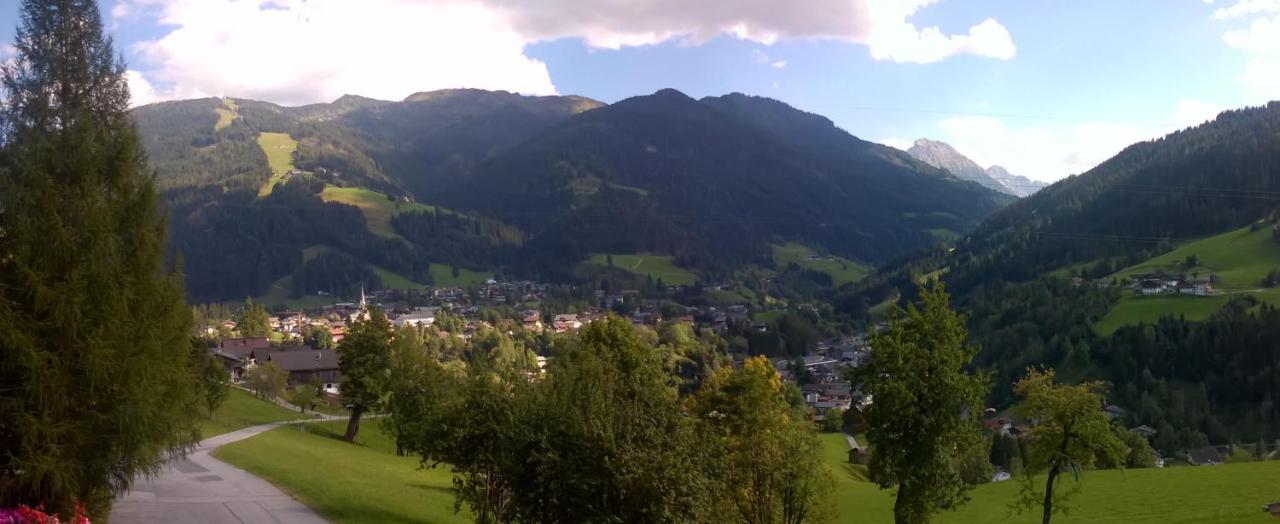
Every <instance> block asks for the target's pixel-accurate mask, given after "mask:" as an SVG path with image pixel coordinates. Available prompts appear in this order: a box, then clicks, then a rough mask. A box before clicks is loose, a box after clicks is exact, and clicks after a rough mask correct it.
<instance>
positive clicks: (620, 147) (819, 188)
mask: <svg viewBox="0 0 1280 524" xmlns="http://www.w3.org/2000/svg"><path fill="white" fill-rule="evenodd" d="M939 174H940V173H939V172H938V171H937V170H935V169H933V168H930V167H928V166H926V165H924V164H922V163H920V162H917V161H914V160H912V159H910V158H909V157H907V156H906V155H902V154H901V153H899V152H895V151H893V150H892V149H890V148H886V147H883V146H880V145H877V144H871V143H869V142H864V141H861V140H858V139H857V138H856V137H853V136H852V135H849V134H848V133H845V132H844V131H841V130H839V129H838V128H836V127H835V126H834V125H833V124H831V122H830V121H829V120H827V119H825V118H821V117H818V116H816V115H811V114H808V113H803V112H800V111H797V110H795V109H792V108H790V107H789V106H786V105H785V104H781V103H780V102H776V101H773V100H768V99H763V98H753V97H746V96H743V95H728V96H726V97H720V98H709V99H704V100H702V101H698V100H694V99H692V98H689V97H687V96H685V95H684V94H682V93H680V92H678V91H674V90H669V89H668V90H663V91H659V92H657V93H654V94H653V95H649V96H640V97H634V98H630V99H627V100H623V101H621V102H618V103H616V104H613V105H611V106H607V107H603V108H600V109H596V110H593V111H589V112H586V113H583V114H580V115H577V116H575V117H573V118H570V119H569V120H567V121H565V122H564V123H563V124H561V125H559V126H557V127H555V128H553V129H551V130H550V131H549V132H547V133H545V134H543V135H540V136H538V137H537V138H535V139H533V140H530V141H528V142H526V143H523V144H521V145H519V146H517V147H514V148H512V149H511V150H509V151H507V152H506V153H504V154H502V155H500V156H498V157H496V158H494V159H492V160H490V161H488V162H486V163H485V164H484V165H481V166H479V168H478V169H477V175H476V176H475V177H473V178H472V179H471V180H470V183H469V184H466V185H463V186H459V187H458V188H456V189H455V190H454V191H453V192H451V193H449V194H446V195H445V196H444V197H445V202H446V203H447V204H448V205H450V206H453V207H460V208H465V209H473V210H477V211H479V212H482V213H485V214H491V215H493V216H496V217H499V218H501V219H503V220H504V221H508V222H511V223H514V224H516V225H519V226H520V227H522V228H524V229H526V230H528V231H529V232H530V233H531V235H532V237H533V239H534V240H533V243H534V244H535V245H536V244H540V242H539V239H540V237H541V238H543V239H546V240H548V241H550V243H549V244H547V246H548V248H550V247H552V246H554V247H555V248H556V249H562V250H563V249H573V250H576V251H578V252H589V251H595V252H612V253H616V252H629V251H628V250H630V252H642V251H647V252H663V253H674V254H677V255H680V256H682V257H683V258H685V259H688V260H719V261H721V262H729V263H743V262H746V261H749V260H752V259H753V258H755V257H759V256H761V255H763V254H765V253H768V252H770V250H771V248H770V247H769V245H770V244H771V243H773V242H775V241H779V240H795V241H800V242H803V243H808V244H813V245H817V246H821V247H823V248H825V249H827V250H829V251H831V252H833V253H835V254H838V255H841V256H846V257H849V258H854V259H857V260H863V261H871V262H882V261H885V260H888V259H889V258H890V257H893V256H896V255H900V254H902V253H905V252H907V251H909V250H912V249H917V248H920V247H923V246H925V245H929V244H931V243H933V242H934V241H935V237H934V235H933V234H931V233H930V232H929V230H931V229H945V230H950V231H964V230H966V229H968V228H969V227H971V226H972V225H973V224H974V223H976V221H977V220H979V219H980V218H981V217H983V216H985V215H987V214H988V213H990V212H992V211H994V210H995V209H998V208H999V207H1000V206H1002V205H1004V204H1005V203H1007V202H1008V201H1009V199H1007V198H1006V197H1003V196H1001V195H999V194H997V193H994V192H992V191H989V190H987V189H984V188H982V187H980V186H977V185H975V184H970V183H966V182H962V181H958V180H954V179H948V178H945V177H942V176H939ZM600 224H609V226H608V228H607V229H617V230H619V231H623V232H626V234H625V235H622V236H619V235H608V234H605V233H606V232H605V231H602V229H601V228H600V227H599V225H600ZM566 236H572V237H573V238H572V240H571V241H568V240H566V238H565V237H566Z"/></svg>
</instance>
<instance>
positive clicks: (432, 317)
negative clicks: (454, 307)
mask: <svg viewBox="0 0 1280 524" xmlns="http://www.w3.org/2000/svg"><path fill="white" fill-rule="evenodd" d="M435 321H436V309H435V308H427V309H425V310H422V311H414V312H412V313H406V314H404V315H400V316H399V317H396V322H395V324H396V327H404V326H414V327H418V326H430V325H431V324H434V323H435Z"/></svg>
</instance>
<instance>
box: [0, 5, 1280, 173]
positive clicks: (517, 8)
mask: <svg viewBox="0 0 1280 524" xmlns="http://www.w3.org/2000/svg"><path fill="white" fill-rule="evenodd" d="M18 4H19V2H17V1H15V0H5V1H3V2H0V45H2V46H3V49H4V50H5V53H7V54H11V53H12V47H11V46H10V45H9V44H10V43H11V42H12V41H13V38H14V36H13V35H14V32H15V30H14V28H15V27H16V25H17V23H18ZM100 7H101V9H102V12H103V19H104V22H105V24H106V25H107V26H108V29H109V31H110V32H111V33H112V35H113V36H114V38H115V43H116V47H117V49H118V51H119V52H120V53H121V55H122V56H123V57H124V58H125V60H126V62H127V63H128V67H129V79H130V86H131V89H132V91H133V98H134V103H135V104H136V105H141V104H146V103H152V102H156V101H163V100H171V99H183V98H197V97H208V96H232V97H242V98H252V99H258V100H267V101H271V102H276V103H280V104H284V105H298V104H305V103H313V102H325V101H331V100H333V99H336V98H337V97H339V96H341V95H343V94H358V95H363V96H369V97H374V98H380V99H387V100H399V99H402V98H404V97H406V96H408V95H409V94H411V93H414V92H418V91H429V90H433V89H442V88H453V87H474V88H483V89H501V90H507V91H513V92H519V93H524V94H531V95H551V94H562V95H569V94H572V95H581V96H586V97H590V98H594V99H597V100H600V101H603V102H608V103H612V102H616V101H619V100H622V99H625V98H627V97H631V96H637V95H645V94H649V93H652V92H654V91H657V90H659V89H662V88H667V87H672V88H675V89H678V90H681V91H683V92H685V93H686V94H688V95H690V96H694V97H702V96H713V95H721V94H725V93H729V92H742V93H747V94H752V95H760V96H767V97H771V98H776V99H778V100H781V101H783V102H786V103H788V104H791V105H792V106H795V107H797V108H799V109H803V110H806V111H811V112H814V113H818V114H822V115H824V116H826V117H828V118H830V119H831V120H832V121H834V122H835V123H836V125H839V126H840V127H842V128H843V129H845V130H846V131H849V132H850V133H852V134H854V135H856V136H858V137H859V138H863V139H865V140H872V141H877V142H881V143H884V144H888V145H891V146H894V147H899V148H907V147H910V145H911V142H912V141H913V140H915V139H916V138H931V139H935V140H943V141H946V142H949V143H951V144H952V145H953V146H955V147H956V148H957V149H958V150H960V151H961V152H962V153H964V154H965V155H967V156H969V157H970V158H972V159H974V160H975V161H977V162H978V163H979V164H981V165H983V166H990V165H993V164H998V165H1001V166H1003V167H1005V168H1007V169H1009V170H1010V171H1012V172H1014V173H1015V174H1020V175H1023V176H1027V177H1029V178H1032V179H1036V180H1042V181H1053V180H1057V179H1060V178H1062V177H1064V176H1068V175H1071V174H1078V173H1082V172H1084V171H1087V170H1088V169H1089V168H1091V167H1093V166H1094V165H1096V164H1098V163H1099V162H1101V161H1103V160H1105V159H1107V158H1109V157H1110V156H1112V155H1114V154H1115V153H1117V152H1119V151H1120V150H1121V149H1123V148H1124V147H1125V146H1127V145H1129V144H1131V143H1134V142H1137V141H1141V140H1147V139H1151V138H1155V137H1159V136H1162V135H1164V134H1167V133H1169V132H1172V131H1175V130H1178V129H1181V128H1185V127H1188V126H1192V125H1196V124H1199V123H1202V122H1204V121H1206V120H1209V119H1212V118H1213V117H1214V115H1216V114H1217V113H1218V112H1219V111H1221V110H1224V109H1231V108H1238V107H1243V106H1249V105H1260V104H1263V103H1266V102H1267V101H1269V100H1276V99H1280V0H1123V1H1116V0H1074V1H1071V2H1060V1H1050V0H803V1H794V0H538V1H529V0H359V1H356V0H100Z"/></svg>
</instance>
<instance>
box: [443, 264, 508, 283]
mask: <svg viewBox="0 0 1280 524" xmlns="http://www.w3.org/2000/svg"><path fill="white" fill-rule="evenodd" d="M429 271H431V280H432V281H433V282H434V283H435V285H436V287H474V286H478V285H480V284H483V283H484V281H486V280H489V277H491V276H493V275H492V274H490V273H484V272H480V271H472V270H470V269H465V268H458V276H457V277H454V276H453V266H450V265H448V264H431V269H429Z"/></svg>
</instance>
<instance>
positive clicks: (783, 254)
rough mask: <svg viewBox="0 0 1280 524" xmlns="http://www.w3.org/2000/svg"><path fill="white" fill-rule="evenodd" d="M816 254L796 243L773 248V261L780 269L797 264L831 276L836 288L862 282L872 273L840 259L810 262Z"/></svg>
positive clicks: (866, 268)
mask: <svg viewBox="0 0 1280 524" xmlns="http://www.w3.org/2000/svg"><path fill="white" fill-rule="evenodd" d="M815 254H816V253H815V252H814V251H813V250H812V249H810V248H809V247H808V246H806V245H804V244H798V243H795V242H789V243H786V244H783V245H780V246H779V245H775V246H773V260H774V262H776V263H777V264H778V267H779V268H783V267H786V266H787V265H789V264H791V263H795V264H796V265H798V266H800V267H802V268H805V269H809V270H812V271H820V272H823V273H826V274H828V275H831V281H832V283H834V284H835V285H836V286H842V285H844V284H849V283H853V282H857V281H859V280H862V279H863V278H864V277H866V276H867V272H868V271H870V268H868V267H867V266H864V265H862V264H859V263H857V262H854V261H851V260H846V259H843V258H840V257H823V258H822V259H818V260H810V257H813V256H814V255H815Z"/></svg>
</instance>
